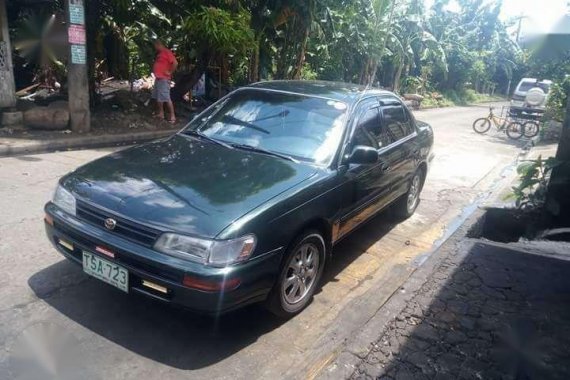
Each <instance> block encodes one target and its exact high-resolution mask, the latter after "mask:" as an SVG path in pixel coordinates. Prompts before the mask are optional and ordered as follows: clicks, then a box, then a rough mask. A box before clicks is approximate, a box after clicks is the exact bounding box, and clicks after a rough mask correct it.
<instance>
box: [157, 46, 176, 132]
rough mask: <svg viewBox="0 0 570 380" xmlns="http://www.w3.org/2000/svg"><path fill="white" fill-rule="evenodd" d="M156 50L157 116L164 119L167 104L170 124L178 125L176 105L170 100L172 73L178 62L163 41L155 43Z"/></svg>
mask: <svg viewBox="0 0 570 380" xmlns="http://www.w3.org/2000/svg"><path fill="white" fill-rule="evenodd" d="M154 48H155V50H156V59H155V60H154V65H153V66H152V72H153V73H154V78H155V79H154V87H153V89H152V98H153V99H154V100H156V107H157V108H156V115H157V117H158V118H160V119H164V103H166V106H167V107H168V112H169V114H170V115H169V118H168V122H169V123H171V124H174V123H176V116H175V115H174V105H173V104H172V100H171V99H170V80H171V79H172V73H173V72H174V70H176V67H177V66H178V61H176V57H175V56H174V54H173V53H172V52H171V51H170V50H169V49H167V48H166V46H164V44H163V43H162V42H161V41H159V40H156V41H154Z"/></svg>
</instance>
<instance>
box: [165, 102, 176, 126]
mask: <svg viewBox="0 0 570 380" xmlns="http://www.w3.org/2000/svg"><path fill="white" fill-rule="evenodd" d="M166 107H168V113H169V114H170V117H169V118H168V121H170V122H174V121H176V115H175V114H174V104H172V100H169V101H167V102H166Z"/></svg>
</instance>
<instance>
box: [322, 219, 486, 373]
mask: <svg viewBox="0 0 570 380" xmlns="http://www.w3.org/2000/svg"><path fill="white" fill-rule="evenodd" d="M484 213H485V210H484V209H477V210H476V211H475V212H474V213H473V214H471V215H470V216H469V217H468V218H467V220H466V221H465V222H464V223H463V224H462V225H461V227H459V228H458V229H457V230H456V231H455V232H454V233H453V234H452V235H451V236H450V237H449V238H448V239H447V240H446V241H445V242H444V243H443V244H442V245H441V246H440V247H439V248H437V249H436V250H435V251H434V252H433V254H431V255H430V256H429V257H428V259H427V260H426V261H425V262H424V263H423V264H422V265H421V266H420V267H419V268H417V269H416V270H415V271H414V272H413V273H412V274H411V275H410V277H409V278H408V280H407V281H406V282H405V285H404V286H403V287H401V288H400V289H399V291H398V292H396V293H394V294H393V295H392V296H391V297H390V298H389V299H388V300H387V301H386V303H385V304H384V305H383V306H382V307H381V309H380V310H378V313H376V315H374V316H373V317H372V318H370V320H369V321H368V322H367V323H366V324H365V325H364V326H362V328H361V329H360V331H359V332H358V333H357V334H356V335H354V336H353V337H352V338H351V339H350V340H349V341H347V342H346V343H345V345H344V348H343V349H342V351H341V352H338V356H337V357H336V359H334V360H333V361H332V362H331V363H330V364H329V365H328V366H326V367H325V368H323V369H322V371H321V372H320V373H319V374H318V375H317V376H316V377H315V378H316V379H319V380H325V379H326V380H333V379H347V378H349V377H350V376H351V375H352V374H353V372H354V370H355V369H356V366H357V365H358V364H359V363H360V362H361V361H362V359H363V358H364V357H365V356H366V355H367V354H368V352H369V351H370V349H371V347H372V344H373V343H374V342H375V341H377V340H378V339H379V338H380V337H381V336H382V334H383V332H384V329H385V328H386V325H387V324H388V323H389V322H390V321H392V320H393V319H394V318H396V316H397V315H398V314H400V313H401V312H402V310H403V309H404V308H405V307H406V305H407V303H408V302H409V301H410V300H411V299H412V298H413V297H414V295H415V293H416V292H417V291H418V290H419V289H420V288H421V287H422V285H423V284H424V283H425V282H426V281H427V280H428V279H429V277H430V276H431V275H432V274H433V273H434V272H435V270H436V269H437V268H438V266H439V265H440V264H441V263H442V261H443V259H444V258H445V257H447V256H448V255H449V254H450V253H451V252H452V251H454V250H457V249H458V248H459V247H460V246H463V245H464V244H470V242H469V241H468V239H466V238H465V235H466V233H467V231H469V229H470V228H471V227H472V226H473V225H475V224H476V223H477V221H478V220H479V219H480V218H481V217H482V215H483V214H484Z"/></svg>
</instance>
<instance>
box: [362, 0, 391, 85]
mask: <svg viewBox="0 0 570 380" xmlns="http://www.w3.org/2000/svg"><path fill="white" fill-rule="evenodd" d="M400 1H401V0H400ZM398 5H400V4H399V3H398V0H370V1H368V2H367V4H366V10H367V13H368V28H367V29H368V33H367V35H368V36H367V37H368V38H367V39H368V44H367V52H366V60H365V64H364V66H363V67H362V70H361V73H360V83H362V84H367V85H368V84H371V83H372V82H373V81H374V78H376V71H377V70H378V62H380V60H381V59H382V56H383V55H384V53H385V49H386V44H387V42H388V39H389V38H390V35H391V33H392V28H393V26H394V12H395V10H396V7H397V6H398Z"/></svg>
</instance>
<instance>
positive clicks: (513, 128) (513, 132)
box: [507, 121, 524, 140]
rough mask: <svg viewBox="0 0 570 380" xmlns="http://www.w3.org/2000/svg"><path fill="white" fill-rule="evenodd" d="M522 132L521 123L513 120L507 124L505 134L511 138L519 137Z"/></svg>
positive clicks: (516, 138)
mask: <svg viewBox="0 0 570 380" xmlns="http://www.w3.org/2000/svg"><path fill="white" fill-rule="evenodd" d="M523 134H524V127H523V125H522V124H521V123H519V122H517V121H513V122H512V123H510V124H509V125H507V136H509V138H511V139H513V140H518V139H520V138H521V137H522V136H523Z"/></svg>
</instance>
